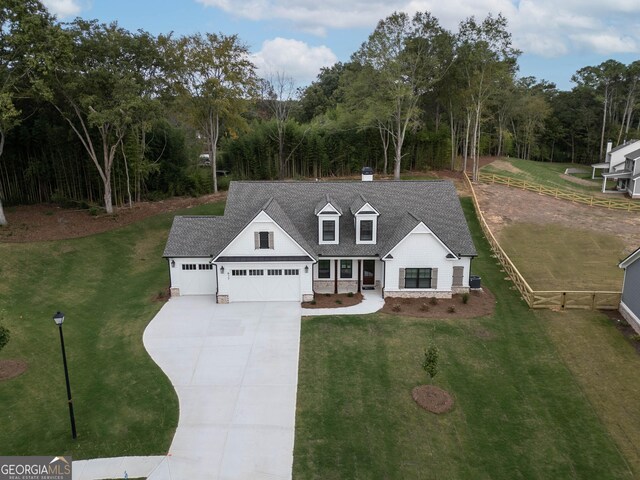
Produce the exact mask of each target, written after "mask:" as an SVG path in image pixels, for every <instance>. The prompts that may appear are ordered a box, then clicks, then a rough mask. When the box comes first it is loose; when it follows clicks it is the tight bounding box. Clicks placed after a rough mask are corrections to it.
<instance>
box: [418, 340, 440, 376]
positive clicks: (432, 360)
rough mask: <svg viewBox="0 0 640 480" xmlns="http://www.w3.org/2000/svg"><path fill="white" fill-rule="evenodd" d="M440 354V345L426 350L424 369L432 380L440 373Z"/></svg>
mask: <svg viewBox="0 0 640 480" xmlns="http://www.w3.org/2000/svg"><path fill="white" fill-rule="evenodd" d="M438 356H439V352H438V347H435V346H431V347H429V348H428V349H426V350H425V351H424V361H423V362H422V369H423V370H424V371H425V372H426V373H427V375H429V378H430V379H431V380H433V377H435V376H436V375H437V373H438Z"/></svg>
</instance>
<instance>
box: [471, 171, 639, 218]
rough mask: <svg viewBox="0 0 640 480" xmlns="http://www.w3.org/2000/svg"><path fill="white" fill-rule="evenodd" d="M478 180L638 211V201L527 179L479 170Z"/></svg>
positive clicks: (594, 204) (575, 200) (556, 196)
mask: <svg viewBox="0 0 640 480" xmlns="http://www.w3.org/2000/svg"><path fill="white" fill-rule="evenodd" d="M478 181H480V182H486V183H497V184H499V185H506V186H507V187H513V188H519V189H521V190H529V191H530V192H536V193H539V194H541V195H547V196H549V197H555V198H561V199H563V200H569V201H571V202H576V203H582V204H584V205H589V206H591V207H604V208H609V209H611V210H626V211H627V212H640V202H638V201H635V202H634V201H630V200H622V199H619V198H602V197H594V196H593V195H587V194H584V193H578V192H570V191H567V190H562V189H560V188H551V187H548V186H546V185H541V184H539V183H534V182H529V181H527V180H519V179H517V178H511V177H507V176H504V175H496V174H494V173H484V172H480V173H479V174H478Z"/></svg>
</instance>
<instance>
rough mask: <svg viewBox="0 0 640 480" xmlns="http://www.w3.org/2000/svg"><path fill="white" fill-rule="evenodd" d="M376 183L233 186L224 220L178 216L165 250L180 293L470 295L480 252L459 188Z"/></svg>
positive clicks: (225, 296)
mask: <svg viewBox="0 0 640 480" xmlns="http://www.w3.org/2000/svg"><path fill="white" fill-rule="evenodd" d="M371 179H372V175H371V174H370V172H365V171H363V181H362V182H232V183H231V185H230V187H229V194H228V197H227V204H226V207H225V212H224V215H223V216H219V217H216V216H177V217H175V219H174V222H173V226H172V228H171V232H170V234H169V239H168V241H167V246H166V249H165V251H164V257H165V258H167V260H168V262H169V265H170V268H169V271H170V274H171V293H172V295H216V297H217V301H218V303H227V302H237V301H256V300H282V301H284V300H287V301H309V300H311V299H312V298H313V294H314V293H347V292H358V291H361V290H362V289H378V290H379V291H380V292H381V294H382V295H384V296H385V297H387V296H397V297H417V296H420V297H450V296H451V295H452V294H453V293H457V292H466V291H468V290H469V270H470V267H471V259H472V258H473V257H475V256H476V250H475V248H474V245H473V241H472V239H471V235H470V233H469V228H468V226H467V223H466V220H465V217H464V214H463V212H462V208H461V207H460V202H459V200H458V196H457V194H456V190H455V188H454V186H453V184H452V183H451V182H449V181H380V182H377V181H376V182H374V181H366V180H371Z"/></svg>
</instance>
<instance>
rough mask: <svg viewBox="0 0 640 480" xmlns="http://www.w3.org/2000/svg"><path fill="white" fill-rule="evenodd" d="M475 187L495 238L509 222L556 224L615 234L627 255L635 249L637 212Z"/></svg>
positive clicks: (489, 186)
mask: <svg viewBox="0 0 640 480" xmlns="http://www.w3.org/2000/svg"><path fill="white" fill-rule="evenodd" d="M474 188H475V190H476V195H477V196H478V201H479V203H480V207H481V209H482V212H483V214H484V216H485V219H486V220H487V223H488V224H489V227H490V228H491V230H492V231H493V233H494V235H497V236H499V234H500V232H501V230H502V229H503V228H504V227H505V225H507V224H509V223H533V224H539V225H548V224H549V223H557V224H559V225H562V226H563V227H568V228H575V229H576V230H577V231H579V230H593V231H595V232H606V233H607V234H610V235H615V236H617V237H618V238H620V239H621V240H622V242H623V243H624V245H625V247H626V250H627V252H628V253H631V252H632V251H633V250H635V249H636V248H638V238H639V237H640V215H638V214H637V213H634V212H625V211H621V210H609V209H606V208H602V207H590V206H589V205H583V204H580V203H572V202H569V201H567V200H561V199H557V198H553V197H549V196H546V195H540V194H537V193H534V192H529V191H527V190H520V189H517V188H510V187H507V186H504V185H495V184H484V183H483V184H476V185H474Z"/></svg>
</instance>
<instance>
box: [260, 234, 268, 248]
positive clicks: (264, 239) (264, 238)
mask: <svg viewBox="0 0 640 480" xmlns="http://www.w3.org/2000/svg"><path fill="white" fill-rule="evenodd" d="M258 239H259V240H258V248H259V249H260V250H268V249H269V232H258Z"/></svg>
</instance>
